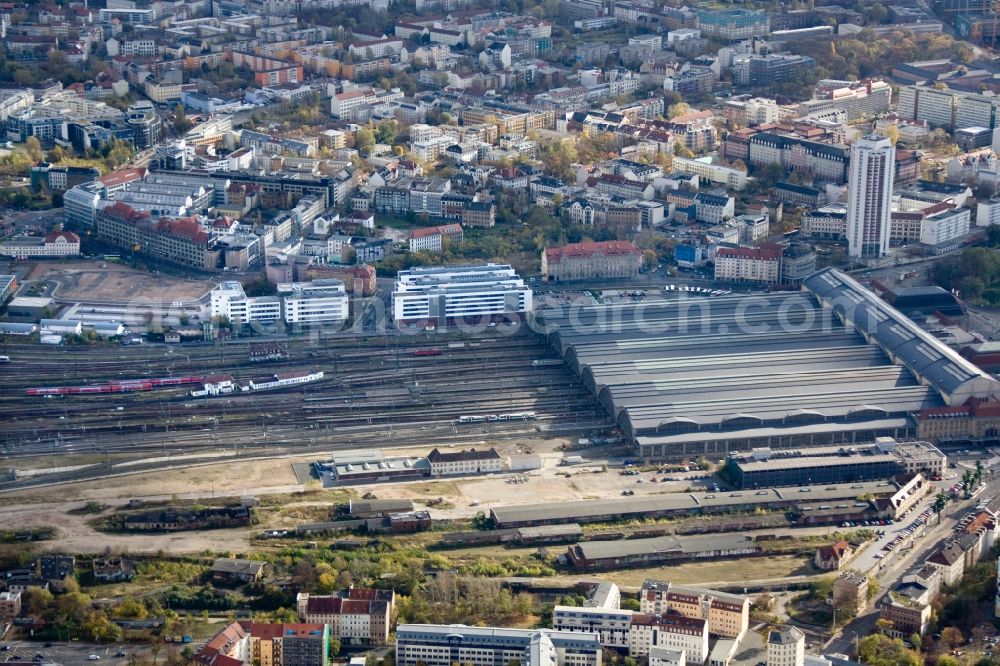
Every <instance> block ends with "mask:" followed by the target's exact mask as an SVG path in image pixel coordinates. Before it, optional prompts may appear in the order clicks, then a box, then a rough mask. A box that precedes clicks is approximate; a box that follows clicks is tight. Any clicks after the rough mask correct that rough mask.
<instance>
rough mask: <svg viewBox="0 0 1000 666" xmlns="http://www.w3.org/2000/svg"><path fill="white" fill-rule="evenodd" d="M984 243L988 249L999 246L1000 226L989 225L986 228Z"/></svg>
mask: <svg viewBox="0 0 1000 666" xmlns="http://www.w3.org/2000/svg"><path fill="white" fill-rule="evenodd" d="M986 243H987V244H988V245H989V246H990V247H997V246H998V245H1000V224H991V225H990V226H988V227H986Z"/></svg>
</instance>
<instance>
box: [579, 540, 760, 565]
mask: <svg viewBox="0 0 1000 666" xmlns="http://www.w3.org/2000/svg"><path fill="white" fill-rule="evenodd" d="M573 548H574V550H576V552H577V553H578V554H579V555H580V556H581V557H582V558H584V559H587V560H604V559H609V558H615V557H629V556H635V555H644V554H646V553H668V552H675V553H677V554H678V555H696V554H699V553H707V552H712V551H732V550H742V549H751V548H755V546H754V542H753V541H752V540H750V539H749V538H748V537H746V536H745V535H743V534H706V535H698V536H660V537H652V538H650V539H625V540H618V541H584V542H581V543H578V544H576V545H575V546H573Z"/></svg>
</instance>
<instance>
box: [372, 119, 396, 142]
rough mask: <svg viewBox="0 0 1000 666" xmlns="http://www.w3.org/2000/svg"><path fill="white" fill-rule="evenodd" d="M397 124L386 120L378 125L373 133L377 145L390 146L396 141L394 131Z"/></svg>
mask: <svg viewBox="0 0 1000 666" xmlns="http://www.w3.org/2000/svg"><path fill="white" fill-rule="evenodd" d="M397 129H398V123H397V122H396V121H395V120H387V121H385V122H384V123H380V124H379V126H378V130H377V131H376V133H375V138H376V139H377V141H378V142H379V143H384V144H388V145H392V144H393V143H395V141H396V131H397Z"/></svg>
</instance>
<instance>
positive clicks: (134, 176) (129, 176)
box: [97, 168, 146, 187]
mask: <svg viewBox="0 0 1000 666" xmlns="http://www.w3.org/2000/svg"><path fill="white" fill-rule="evenodd" d="M145 175H146V170H145V169H143V168H138V169H120V170H118V171H112V172H111V173H109V174H108V175H106V176H101V177H100V178H98V179H97V182H99V183H101V184H102V185H104V186H105V187H115V186H116V185H123V184H124V183H131V182H132V181H135V180H139V179H141V178H142V177H143V176H145Z"/></svg>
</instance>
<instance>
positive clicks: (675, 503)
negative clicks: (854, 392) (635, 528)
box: [490, 481, 899, 543]
mask: <svg viewBox="0 0 1000 666" xmlns="http://www.w3.org/2000/svg"><path fill="white" fill-rule="evenodd" d="M898 490H899V486H898V485H897V484H896V483H895V482H892V481H879V482H870V483H853V484H842V485H832V486H814V487H809V488H768V489H766V490H756V491H734V492H717V493H671V494H667V495H650V496H648V497H621V498H614V499H606V500H579V501H576V502H552V503H548V504H527V505H521V506H503V507H493V508H491V509H490V517H491V519H492V520H493V524H494V525H495V526H496V527H498V528H511V527H527V526H530V525H555V524H559V523H594V522H605V521H615V520H629V519H632V518H667V517H672V516H685V515H711V514H719V513H730V512H733V511H753V510H754V509H758V508H761V509H791V508H794V507H796V506H798V505H800V504H802V503H803V502H826V501H830V502H836V501H838V500H847V499H851V500H853V499H855V498H857V497H860V496H861V495H871V496H873V497H890V496H892V495H893V494H895V493H896V491H898ZM616 543H617V542H616Z"/></svg>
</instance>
